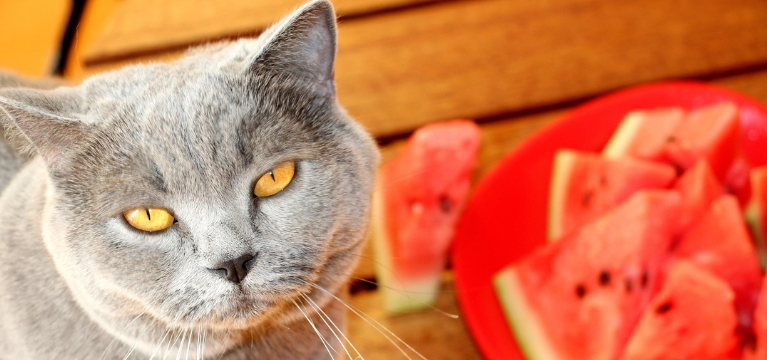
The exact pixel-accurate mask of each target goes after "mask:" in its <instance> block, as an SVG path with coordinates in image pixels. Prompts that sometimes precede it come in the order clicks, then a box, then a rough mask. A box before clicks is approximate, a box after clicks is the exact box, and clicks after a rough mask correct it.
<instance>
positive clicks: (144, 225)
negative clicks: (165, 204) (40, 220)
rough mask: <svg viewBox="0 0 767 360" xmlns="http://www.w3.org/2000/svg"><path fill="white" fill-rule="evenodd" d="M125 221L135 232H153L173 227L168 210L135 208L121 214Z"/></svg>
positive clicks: (172, 220)
mask: <svg viewBox="0 0 767 360" xmlns="http://www.w3.org/2000/svg"><path fill="white" fill-rule="evenodd" d="M123 217H124V218H125V221H127V222H128V224H129V225H130V226H133V227H134V228H136V229H137V230H141V231H146V232H154V231H161V230H165V229H167V228H169V227H170V226H171V225H173V222H174V221H175V219H174V218H173V215H171V214H170V212H168V210H165V209H160V208H136V209H131V210H128V211H126V212H124V213H123Z"/></svg>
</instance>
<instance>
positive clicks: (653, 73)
mask: <svg viewBox="0 0 767 360" xmlns="http://www.w3.org/2000/svg"><path fill="white" fill-rule="evenodd" d="M765 23H767V3H766V2H763V1H760V0H708V1H704V2H701V1H698V0H674V1H668V0H641V1H639V0H637V1H611V0H559V1H554V0H552V1H535V2H532V1H526V0H514V1H511V0H486V1H459V2H446V3H438V4H434V5H431V6H428V7H420V8H416V9H411V10H409V11H403V12H397V13H388V14H383V15H381V16H376V17H373V18H366V19H365V21H349V22H347V23H342V25H341V26H340V43H339V44H340V49H339V59H338V64H337V84H338V93H339V97H340V100H341V102H342V103H343V104H345V106H346V107H347V108H348V109H349V111H350V113H351V114H352V115H354V116H356V117H357V118H358V119H359V120H360V121H362V122H363V123H364V124H365V125H366V126H367V127H368V129H369V130H370V131H371V132H373V133H374V134H376V135H378V136H390V135H393V134H401V133H407V132H409V131H410V130H412V129H414V128H415V127H417V126H420V125H423V124H426V123H430V122H434V121H439V120H446V119H451V118H487V117H498V116H499V114H513V113H516V112H518V111H526V110H528V109H531V108H532V109H535V108H541V107H548V106H552V105H556V104H559V103H562V102H566V101H572V100H577V99H581V98H586V97H589V96H592V95H595V94H600V93H604V92H606V91H609V90H612V89H616V88H619V87H624V86H627V85H631V84H636V83H642V82H648V81H652V80H659V79H668V78H690V77H698V76H704V75H707V74H710V73H721V72H722V71H727V70H732V69H741V68H744V67H750V66H755V65H758V64H761V65H764V64H765V63H767V27H765V26H763V24H765Z"/></svg>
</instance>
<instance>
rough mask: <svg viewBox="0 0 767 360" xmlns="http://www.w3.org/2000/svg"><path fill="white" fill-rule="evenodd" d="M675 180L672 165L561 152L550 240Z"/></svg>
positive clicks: (556, 167)
mask: <svg viewBox="0 0 767 360" xmlns="http://www.w3.org/2000/svg"><path fill="white" fill-rule="evenodd" d="M675 177H676V170H675V169H674V168H673V167H672V166H670V165H665V164H661V163H655V162H651V161H645V160H639V159H632V158H622V159H605V158H603V157H601V156H599V155H598V154H594V153H587V152H579V151H574V150H560V151H558V152H557V153H556V154H555V155H554V169H553V172H552V177H551V187H550V191H549V210H548V238H549V240H554V239H557V238H559V237H560V236H562V235H564V234H567V233H568V232H570V231H573V230H574V229H576V228H577V227H578V226H580V225H581V224H583V223H584V222H585V221H588V220H590V219H593V218H594V217H596V216H598V215H600V214H602V213H603V212H604V211H606V210H608V209H610V208H612V207H613V206H615V205H617V204H618V203H620V202H621V201H623V200H625V199H627V198H628V197H629V196H631V194H633V193H634V192H636V191H637V190H641V189H652V188H664V187H666V186H668V185H669V184H670V183H671V182H672V181H673V180H674V178H675Z"/></svg>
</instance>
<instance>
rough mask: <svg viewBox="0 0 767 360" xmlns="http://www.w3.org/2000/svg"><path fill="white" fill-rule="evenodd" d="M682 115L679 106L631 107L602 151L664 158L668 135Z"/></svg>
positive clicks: (611, 156) (612, 156)
mask: <svg viewBox="0 0 767 360" xmlns="http://www.w3.org/2000/svg"><path fill="white" fill-rule="evenodd" d="M684 115H685V112H684V110H682V108H678V107H671V108H660V109H652V110H636V111H632V112H630V113H628V114H627V115H626V116H625V117H624V118H623V120H621V123H620V124H619V125H618V128H617V129H615V132H613V135H612V137H611V138H610V140H609V141H608V142H607V145H605V148H604V150H602V155H603V156H604V157H606V158H608V159H618V158H622V157H634V158H638V159H643V160H653V161H664V160H665V156H666V151H665V149H666V143H667V141H668V138H669V136H670V135H671V133H672V132H673V131H674V129H675V128H676V127H677V125H679V123H680V122H681V121H682V119H683V118H684Z"/></svg>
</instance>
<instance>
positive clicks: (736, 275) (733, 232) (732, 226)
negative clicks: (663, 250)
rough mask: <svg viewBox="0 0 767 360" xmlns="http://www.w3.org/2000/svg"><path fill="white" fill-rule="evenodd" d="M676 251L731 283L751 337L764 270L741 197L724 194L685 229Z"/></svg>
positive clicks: (743, 325) (743, 324)
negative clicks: (762, 271)
mask: <svg viewBox="0 0 767 360" xmlns="http://www.w3.org/2000/svg"><path fill="white" fill-rule="evenodd" d="M674 255H675V256H677V257H681V258H686V259H690V260H692V261H694V262H695V263H696V264H698V265H700V266H702V267H703V268H705V269H706V270H708V271H711V272H712V273H714V274H715V275H717V276H719V277H720V278H722V279H723V280H724V281H726V282H727V283H729V284H730V286H731V287H732V289H733V291H734V292H735V308H736V310H737V311H738V319H739V323H740V329H741V333H742V334H743V335H744V338H748V337H750V331H751V327H752V314H753V312H754V308H755V307H756V302H757V298H758V295H759V288H760V285H761V279H762V273H761V269H760V268H759V260H758V257H757V255H756V249H754V245H753V243H752V242H751V237H750V236H749V233H748V229H747V228H746V224H745V223H744V221H743V216H742V212H741V210H740V205H738V200H737V199H736V198H735V197H734V196H732V195H722V196H720V197H719V198H717V199H716V200H714V201H713V202H712V203H711V206H710V207H709V209H708V211H707V212H706V213H705V214H704V215H703V216H702V217H701V218H700V219H699V220H698V221H697V222H696V223H695V224H694V225H693V226H692V227H691V228H690V230H689V231H687V233H685V234H684V235H683V236H682V238H681V239H680V240H679V243H678V244H677V246H676V247H675V249H674Z"/></svg>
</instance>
